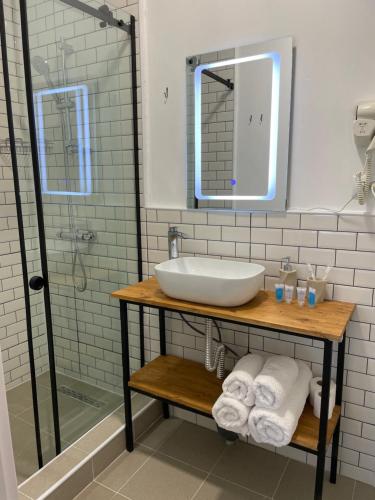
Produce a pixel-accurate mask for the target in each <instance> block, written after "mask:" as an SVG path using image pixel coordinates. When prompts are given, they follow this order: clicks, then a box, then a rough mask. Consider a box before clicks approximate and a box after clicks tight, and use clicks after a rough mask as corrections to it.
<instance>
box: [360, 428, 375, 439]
mask: <svg viewBox="0 0 375 500" xmlns="http://www.w3.org/2000/svg"><path fill="white" fill-rule="evenodd" d="M362 437H364V438H368V439H372V440H373V441H375V425H370V424H363V427H362Z"/></svg>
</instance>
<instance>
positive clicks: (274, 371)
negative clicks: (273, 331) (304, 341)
mask: <svg viewBox="0 0 375 500" xmlns="http://www.w3.org/2000/svg"><path fill="white" fill-rule="evenodd" d="M297 377H298V366H297V363H296V361H295V360H294V359H292V358H288V357H287V356H271V357H269V358H268V359H267V360H266V362H265V363H264V366H263V368H262V370H261V372H260V373H259V375H258V376H257V377H256V378H255V380H254V392H255V405H256V406H258V407H259V408H270V409H273V410H276V409H277V408H280V406H281V405H282V404H283V402H284V401H285V398H286V397H287V395H288V394H289V392H290V390H291V388H292V387H293V384H294V383H295V381H296V380H297Z"/></svg>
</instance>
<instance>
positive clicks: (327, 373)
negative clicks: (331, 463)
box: [314, 340, 332, 500]
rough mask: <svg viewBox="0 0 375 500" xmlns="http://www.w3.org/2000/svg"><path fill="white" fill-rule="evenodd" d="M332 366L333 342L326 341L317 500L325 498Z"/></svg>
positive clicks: (316, 488) (317, 469) (316, 480)
mask: <svg viewBox="0 0 375 500" xmlns="http://www.w3.org/2000/svg"><path fill="white" fill-rule="evenodd" d="M331 364H332V342H331V341H330V340H325V341H324V358H323V381H322V399H321V408H320V423H319V443H318V461H317V465H316V476H315V495H314V499H315V500H322V498H323V482H324V465H325V457H326V441H327V425H328V408H329V389H330V381H331Z"/></svg>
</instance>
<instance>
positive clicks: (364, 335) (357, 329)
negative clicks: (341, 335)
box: [346, 321, 370, 340]
mask: <svg viewBox="0 0 375 500" xmlns="http://www.w3.org/2000/svg"><path fill="white" fill-rule="evenodd" d="M346 332H347V335H348V337H352V338H355V339H361V340H369V339H370V325H368V324H367V323H361V322H357V321H350V323H349V325H348V328H347V330H346Z"/></svg>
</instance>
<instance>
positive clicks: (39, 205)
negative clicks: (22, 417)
mask: <svg viewBox="0 0 375 500" xmlns="http://www.w3.org/2000/svg"><path fill="white" fill-rule="evenodd" d="M20 17H21V33H22V52H23V65H24V74H25V90H26V102H27V114H28V122H29V134H30V144H31V159H32V167H33V178H34V191H35V203H36V214H37V220H38V235H39V250H40V262H41V270H42V276H43V284H44V287H43V298H44V311H45V317H46V331H47V345H48V361H49V370H50V382H51V399H52V413H53V427H54V433H55V448H56V455H59V454H60V453H61V436H60V421H59V402H58V397H57V382H56V365H55V348H54V343H53V329H52V312H51V300H50V291H49V281H48V262H47V248H46V237H45V229H44V216H43V201H42V190H41V187H40V186H41V183H40V170H39V157H38V140H37V135H36V128H35V114H34V100H33V86H32V78H31V63H30V47H29V29H28V21H27V4H26V0H20Z"/></svg>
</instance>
